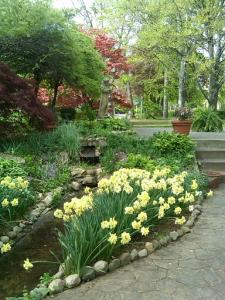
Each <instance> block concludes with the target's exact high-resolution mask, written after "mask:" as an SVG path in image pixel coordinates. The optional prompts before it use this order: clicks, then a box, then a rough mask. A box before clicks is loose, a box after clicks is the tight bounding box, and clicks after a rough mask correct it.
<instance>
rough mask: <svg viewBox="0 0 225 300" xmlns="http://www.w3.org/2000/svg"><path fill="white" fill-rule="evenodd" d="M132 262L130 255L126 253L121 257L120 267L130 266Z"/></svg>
mask: <svg viewBox="0 0 225 300" xmlns="http://www.w3.org/2000/svg"><path fill="white" fill-rule="evenodd" d="M130 261H131V257H130V253H128V252H125V253H122V254H121V255H120V265H121V266H125V265H128V264H129V263H130Z"/></svg>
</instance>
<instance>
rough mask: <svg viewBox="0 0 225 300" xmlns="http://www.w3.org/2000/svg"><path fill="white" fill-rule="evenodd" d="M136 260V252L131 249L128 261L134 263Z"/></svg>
mask: <svg viewBox="0 0 225 300" xmlns="http://www.w3.org/2000/svg"><path fill="white" fill-rule="evenodd" d="M137 258H138V252H137V250H136V249H133V250H132V251H131V253H130V259H131V261H134V260H136V259H137Z"/></svg>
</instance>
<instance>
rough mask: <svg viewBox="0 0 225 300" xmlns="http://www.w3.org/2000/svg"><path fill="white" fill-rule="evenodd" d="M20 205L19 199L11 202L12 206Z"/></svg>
mask: <svg viewBox="0 0 225 300" xmlns="http://www.w3.org/2000/svg"><path fill="white" fill-rule="evenodd" d="M18 204H19V199H17V198H14V199H13V200H12V201H11V205H12V206H17V205H18Z"/></svg>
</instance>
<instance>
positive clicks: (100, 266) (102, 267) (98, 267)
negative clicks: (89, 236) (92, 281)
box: [94, 260, 109, 275]
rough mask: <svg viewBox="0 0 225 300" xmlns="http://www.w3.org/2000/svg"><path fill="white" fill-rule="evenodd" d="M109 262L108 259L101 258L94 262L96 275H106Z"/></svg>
mask: <svg viewBox="0 0 225 300" xmlns="http://www.w3.org/2000/svg"><path fill="white" fill-rule="evenodd" d="M108 268H109V264H108V263H107V261H104V260H99V261H97V262H96V263H95V264H94V269H95V273H96V275H105V274H106V273H107V271H108Z"/></svg>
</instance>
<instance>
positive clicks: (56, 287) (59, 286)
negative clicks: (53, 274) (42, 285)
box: [48, 279, 66, 294]
mask: <svg viewBox="0 0 225 300" xmlns="http://www.w3.org/2000/svg"><path fill="white" fill-rule="evenodd" d="M65 284H66V283H65V281H64V280H62V279H54V280H53V281H52V282H51V283H50V284H49V286H48V288H49V291H50V292H51V293H52V294H57V293H61V292H62V291H63V290H64V287H65Z"/></svg>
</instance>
